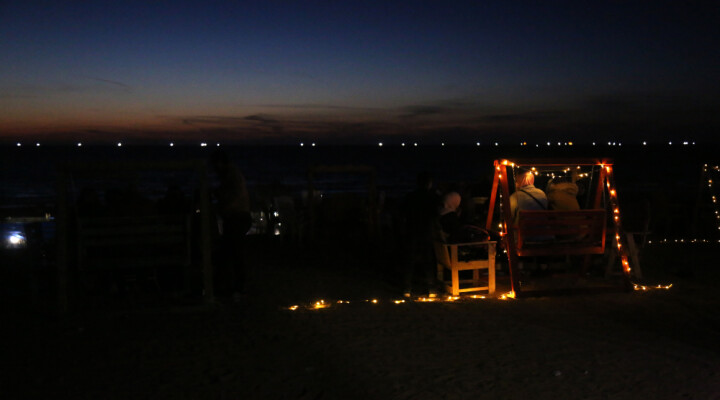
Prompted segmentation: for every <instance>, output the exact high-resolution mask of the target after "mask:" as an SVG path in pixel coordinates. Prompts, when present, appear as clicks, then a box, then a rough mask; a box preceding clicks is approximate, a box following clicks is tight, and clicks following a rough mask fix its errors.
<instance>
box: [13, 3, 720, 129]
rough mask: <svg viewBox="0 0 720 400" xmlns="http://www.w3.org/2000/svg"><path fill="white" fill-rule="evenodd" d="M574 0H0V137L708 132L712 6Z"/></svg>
mask: <svg viewBox="0 0 720 400" xmlns="http://www.w3.org/2000/svg"><path fill="white" fill-rule="evenodd" d="M106 3H111V4H106ZM581 3H583V2H567V3H564V4H563V3H558V2H552V4H550V5H546V4H542V2H533V3H530V2H527V3H525V2H505V1H503V2H494V3H491V2H480V1H473V2H452V1H451V2H439V1H432V2H421V1H413V2H376V3H375V2H369V1H362V2H352V1H322V2H321V1H287V2H274V1H260V2H236V1H198V2H190V1H153V2H147V1H137V2H131V1H118V2H99V1H73V2H63V1H43V2H38V1H5V2H0V57H1V58H0V60H1V61H2V62H0V137H1V138H4V139H6V140H7V139H11V140H99V141H106V140H107V141H111V140H112V141H114V140H117V139H128V140H148V141H156V140H158V141H159V140H168V139H173V140H181V139H186V140H198V141H199V140H223V141H228V140H233V141H235V140H237V141H245V142H273V143H283V142H287V143H294V142H297V141H298V140H318V141H321V142H323V141H324V142H334V143H363V142H365V143H371V142H374V141H377V140H384V141H389V142H392V141H401V140H423V141H426V142H433V141H434V142H439V141H445V142H468V141H472V142H474V141H475V140H503V141H508V142H515V141H519V140H545V138H553V139H565V140H568V139H569V140H574V141H576V142H582V141H583V140H586V141H589V140H603V139H605V138H628V139H638V140H650V141H652V140H658V141H659V140H666V139H667V138H669V137H673V138H677V139H682V138H689V139H697V140H705V139H707V138H711V135H714V134H715V133H716V132H717V131H718V128H719V127H720V117H719V116H718V111H719V109H720V107H719V103H720V102H718V96H717V93H718V89H720V78H718V71H720V59H719V57H718V55H717V54H718V48H719V46H718V45H720V43H719V42H720V40H718V39H719V38H720V28H719V26H720V24H718V22H719V21H720V6H718V5H717V4H718V3H716V5H705V3H702V4H703V5H693V4H684V2H677V1H675V2H657V1H655V2H642V3H641V2H632V4H627V3H629V2H598V3H599V4H595V5H591V6H587V5H584V4H581ZM608 3H609V4H608ZM698 4H700V3H698Z"/></svg>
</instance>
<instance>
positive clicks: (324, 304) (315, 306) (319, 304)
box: [287, 283, 673, 311]
mask: <svg viewBox="0 0 720 400" xmlns="http://www.w3.org/2000/svg"><path fill="white" fill-rule="evenodd" d="M632 285H633V289H634V290H636V291H640V292H647V291H651V290H669V289H670V288H672V286H673V285H672V283H671V284H669V285H641V284H637V283H633V284H632ZM493 298H495V299H498V300H510V299H514V298H515V292H507V293H503V294H502V295H500V296H498V297H493V296H487V295H479V294H474V295H466V296H445V297H418V298H416V299H414V300H405V299H401V300H398V299H393V300H387V301H380V300H378V299H366V300H361V301H356V302H353V303H361V304H371V305H378V304H381V303H384V304H395V305H400V304H406V303H409V302H414V303H454V302H458V301H472V300H485V299H493ZM348 304H351V302H350V301H348V300H337V301H335V302H329V301H325V300H318V301H316V302H314V303H310V304H305V305H298V304H294V305H292V306H289V307H287V310H290V311H297V310H322V309H326V308H330V307H333V306H342V305H348Z"/></svg>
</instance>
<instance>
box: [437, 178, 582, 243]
mask: <svg viewBox="0 0 720 400" xmlns="http://www.w3.org/2000/svg"><path fill="white" fill-rule="evenodd" d="M577 179H578V174H577V172H575V171H570V172H569V173H568V174H567V176H561V177H555V178H553V179H551V180H550V182H548V185H547V187H546V190H545V191H543V190H542V189H539V188H537V187H535V174H534V173H533V172H532V171H526V172H523V173H522V174H521V175H520V176H519V178H518V179H517V181H516V182H515V189H516V190H515V192H514V193H512V194H511V195H510V214H511V215H512V218H513V224H514V225H517V223H518V219H519V211H520V210H562V211H576V210H579V209H580V204H579V202H578V199H577V196H578V192H579V187H578V185H577V183H576V182H577ZM461 203H462V197H461V196H460V194H459V193H457V192H454V191H451V192H448V193H446V194H445V195H444V196H443V199H442V206H441V207H440V211H439V222H440V227H441V228H442V233H443V239H444V240H445V241H447V242H449V243H459V242H469V241H478V240H487V239H488V237H489V235H488V232H487V231H486V230H484V229H482V228H480V227H478V226H475V225H473V224H470V223H467V222H466V221H463V216H462V213H461V207H460V205H461Z"/></svg>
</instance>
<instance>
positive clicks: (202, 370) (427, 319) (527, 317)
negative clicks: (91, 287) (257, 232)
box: [0, 248, 720, 399]
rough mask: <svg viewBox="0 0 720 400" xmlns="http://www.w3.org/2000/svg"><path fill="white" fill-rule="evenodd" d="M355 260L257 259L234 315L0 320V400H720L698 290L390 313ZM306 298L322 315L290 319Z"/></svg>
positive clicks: (143, 307)
mask: <svg viewBox="0 0 720 400" xmlns="http://www.w3.org/2000/svg"><path fill="white" fill-rule="evenodd" d="M256 250H257V249H256ZM318 254H322V255H320V256H319V255H318ZM367 262H372V261H367V259H366V260H363V261H361V260H356V259H354V258H353V257H351V256H348V255H344V256H343V255H338V254H336V255H330V254H329V253H323V252H317V251H316V252H313V253H307V252H299V251H288V250H287V248H275V249H263V251H262V257H260V256H259V255H258V254H257V251H256V253H255V254H254V256H253V257H252V260H251V265H252V269H251V272H250V278H251V289H250V290H249V294H248V297H247V298H246V299H245V300H244V301H243V302H241V303H239V304H234V303H231V302H219V303H217V304H213V305H209V306H203V305H198V304H185V305H182V304H178V303H177V302H174V303H173V302H168V303H166V304H162V305H157V304H152V305H149V303H145V304H144V303H143V302H137V301H134V302H133V303H132V305H131V306H126V307H111V308H107V309H102V308H95V309H94V310H90V309H85V310H78V311H76V312H73V313H71V314H70V315H68V316H65V317H49V316H47V315H43V314H38V313H24V314H21V315H22V317H18V313H10V314H11V315H14V317H12V318H11V317H8V318H7V319H6V321H7V322H8V323H7V324H3V325H4V327H3V330H4V331H5V332H6V333H8V332H10V333H11V335H9V336H10V338H8V339H6V340H4V341H3V343H4V346H3V347H4V349H3V363H2V365H3V370H4V372H2V380H1V381H0V382H1V384H2V388H1V391H2V393H3V395H2V397H3V398H6V399H23V398H43V399H53V398H73V399H83V398H88V399H90V398H92V399H128V398H148V399H164V398H172V399H296V398H297V399H557V398H561V399H638V398H647V399H720V343H719V339H718V338H720V314H719V313H718V310H720V307H718V306H720V300H718V298H717V297H716V296H715V289H714V287H713V286H712V282H708V281H707V280H703V279H699V278H697V277H695V278H693V279H682V280H680V279H676V281H675V282H673V283H674V286H673V288H672V289H671V290H669V291H652V292H645V293H640V292H634V293H611V294H586V295H573V296H554V297H553V296H551V297H541V298H529V299H518V300H499V299H485V300H473V299H465V300H460V301H456V302H442V303H418V302H406V303H402V304H395V303H393V302H392V300H394V299H397V298H399V297H398V291H397V288H396V286H395V285H393V284H392V281H390V283H388V279H387V277H388V274H387V273H384V272H383V271H382V268H385V267H387V264H388V263H387V262H385V263H382V262H378V265H379V266H378V265H374V266H373V267H372V268H371V267H368V266H367V265H366V263H367ZM320 299H323V300H325V301H326V302H328V303H332V306H331V307H329V308H325V309H320V310H308V309H306V308H304V307H302V306H306V305H310V304H312V303H313V302H315V301H318V300H320ZM370 299H378V303H377V304H373V303H371V302H366V301H365V300H370ZM337 300H346V301H350V304H337V303H335V302H336V301H337ZM294 304H298V305H300V306H301V307H300V308H299V309H298V310H296V311H290V310H288V308H287V307H288V306H291V305H294Z"/></svg>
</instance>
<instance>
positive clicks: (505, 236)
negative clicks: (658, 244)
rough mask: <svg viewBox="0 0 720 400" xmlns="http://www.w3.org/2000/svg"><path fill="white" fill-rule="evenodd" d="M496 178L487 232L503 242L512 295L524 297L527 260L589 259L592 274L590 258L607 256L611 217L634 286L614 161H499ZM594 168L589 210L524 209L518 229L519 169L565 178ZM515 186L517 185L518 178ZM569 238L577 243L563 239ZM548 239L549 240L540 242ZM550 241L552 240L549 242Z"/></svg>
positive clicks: (627, 284) (626, 282) (625, 273)
mask: <svg viewBox="0 0 720 400" xmlns="http://www.w3.org/2000/svg"><path fill="white" fill-rule="evenodd" d="M494 167H495V171H494V178H493V183H492V189H491V192H490V198H489V202H488V203H489V204H488V206H489V209H488V214H487V221H486V229H487V230H488V231H493V232H498V233H499V236H500V237H501V238H502V242H503V244H504V247H505V251H506V252H507V256H508V267H509V268H508V269H509V272H510V281H511V290H512V292H513V293H514V295H515V296H516V297H517V296H520V295H521V282H520V271H519V267H518V258H519V257H525V256H556V255H584V256H585V263H584V267H583V270H586V269H587V267H588V265H589V261H590V258H589V257H590V256H591V255H593V254H604V253H605V243H606V239H605V238H606V236H607V230H608V224H607V221H608V216H612V226H611V228H610V229H612V230H613V231H614V234H615V241H614V243H616V244H617V252H618V255H619V256H620V260H621V264H622V276H623V286H624V288H626V289H629V288H631V287H632V285H631V283H630V272H631V268H630V263H629V257H628V255H627V253H626V252H625V248H626V246H625V245H624V243H623V242H624V240H625V239H624V238H625V235H623V234H622V224H621V216H620V208H619V206H618V200H617V190H616V188H615V181H614V177H613V162H612V160H610V159H560V160H558V159H515V160H512V161H511V160H508V159H498V160H495V162H494ZM588 167H590V169H591V171H592V173H591V174H585V176H587V177H589V178H590V180H591V182H590V185H589V186H588V191H589V193H588V197H587V201H586V208H585V209H581V210H578V211H556V210H532V211H531V210H521V211H519V217H518V220H517V224H515V223H514V218H513V215H512V214H511V210H510V195H511V192H510V180H511V174H512V175H513V177H514V171H515V169H516V168H522V169H524V170H527V171H530V172H532V173H534V174H535V175H538V174H540V173H546V175H548V176H550V175H552V176H554V173H548V172H547V171H556V170H561V171H562V172H564V173H567V172H569V171H571V170H572V169H576V170H579V171H580V170H582V169H583V168H588ZM512 180H513V182H514V181H515V180H514V179H512ZM496 206H499V220H500V223H499V224H498V225H495V224H497V222H496V221H495V219H494V217H495V210H496V208H497V207H496ZM558 237H560V238H568V237H570V238H571V239H557V238H558ZM538 238H543V240H538ZM548 238H549V239H548Z"/></svg>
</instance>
